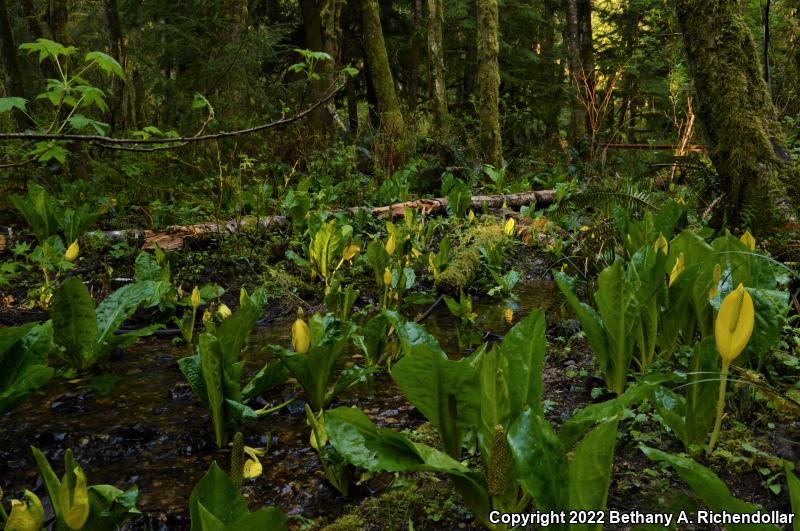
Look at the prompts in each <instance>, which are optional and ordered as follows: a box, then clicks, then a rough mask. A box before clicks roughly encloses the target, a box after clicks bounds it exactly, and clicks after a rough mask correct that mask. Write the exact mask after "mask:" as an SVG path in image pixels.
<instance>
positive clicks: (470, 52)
mask: <svg viewBox="0 0 800 531" xmlns="http://www.w3.org/2000/svg"><path fill="white" fill-rule="evenodd" d="M476 4H477V0H467V9H468V13H467V23H466V28H465V33H466V43H465V50H464V75H463V82H462V84H461V95H460V97H459V105H460V106H461V109H462V110H463V111H465V112H468V113H470V114H474V110H475V109H474V107H473V106H472V105H471V104H470V98H471V97H472V95H473V94H475V91H476V90H477V86H478V80H477V79H476V78H477V71H478V68H477V67H478V28H477V19H478V10H477V6H476Z"/></svg>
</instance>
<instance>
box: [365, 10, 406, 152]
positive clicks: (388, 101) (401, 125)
mask: <svg viewBox="0 0 800 531" xmlns="http://www.w3.org/2000/svg"><path fill="white" fill-rule="evenodd" d="M362 29H363V31H364V48H365V50H366V54H367V62H368V63H369V71H370V74H371V76H372V86H373V88H374V89H375V99H376V104H377V107H378V114H379V115H380V120H381V128H382V129H383V131H384V133H386V134H387V135H388V136H389V137H391V138H396V139H399V138H401V137H402V136H403V135H404V134H405V122H404V120H403V113H402V112H401V111H400V102H399V100H398V99H397V93H396V92H395V90H394V79H393V78H392V70H391V69H390V68H389V56H388V54H387V53H386V44H385V42H384V40H383V29H382V28H381V15H380V6H379V4H378V0H362Z"/></svg>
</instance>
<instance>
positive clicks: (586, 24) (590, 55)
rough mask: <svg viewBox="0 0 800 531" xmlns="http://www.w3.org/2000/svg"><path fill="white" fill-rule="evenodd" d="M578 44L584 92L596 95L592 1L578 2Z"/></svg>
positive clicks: (587, 114)
mask: <svg viewBox="0 0 800 531" xmlns="http://www.w3.org/2000/svg"><path fill="white" fill-rule="evenodd" d="M578 43H579V46H580V61H581V70H582V72H583V79H584V90H585V91H586V93H587V94H592V95H594V93H595V90H596V85H597V83H596V77H595V72H594V42H593V38H592V3H591V0H578ZM598 99H599V98H598ZM585 114H586V118H585V120H586V129H587V130H590V129H591V128H592V125H591V121H590V119H589V113H585ZM595 133H596V132H595Z"/></svg>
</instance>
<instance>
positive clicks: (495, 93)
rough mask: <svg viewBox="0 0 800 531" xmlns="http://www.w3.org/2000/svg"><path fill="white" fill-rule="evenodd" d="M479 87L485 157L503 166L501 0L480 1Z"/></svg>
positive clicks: (488, 161)
mask: <svg viewBox="0 0 800 531" xmlns="http://www.w3.org/2000/svg"><path fill="white" fill-rule="evenodd" d="M477 15H478V18H477V21H478V86H479V89H480V106H479V108H478V120H479V122H480V140H481V147H482V150H483V160H484V162H485V163H487V164H491V165H492V166H494V167H495V168H500V167H502V166H503V145H502V140H501V137H500V65H499V64H498V56H499V55H500V42H499V39H498V34H497V32H498V23H499V20H498V19H499V14H498V8H497V0H477Z"/></svg>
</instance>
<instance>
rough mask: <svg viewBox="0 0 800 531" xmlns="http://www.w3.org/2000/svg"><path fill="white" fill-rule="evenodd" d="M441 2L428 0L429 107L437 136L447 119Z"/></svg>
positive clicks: (442, 131) (442, 130)
mask: <svg viewBox="0 0 800 531" xmlns="http://www.w3.org/2000/svg"><path fill="white" fill-rule="evenodd" d="M443 17H444V14H443V12H442V0H428V61H429V65H430V72H431V107H432V110H433V127H434V129H435V131H436V132H437V133H438V134H439V136H440V137H441V136H443V135H444V133H445V127H446V119H447V83H446V79H445V73H444V43H443V39H442V23H443Z"/></svg>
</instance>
